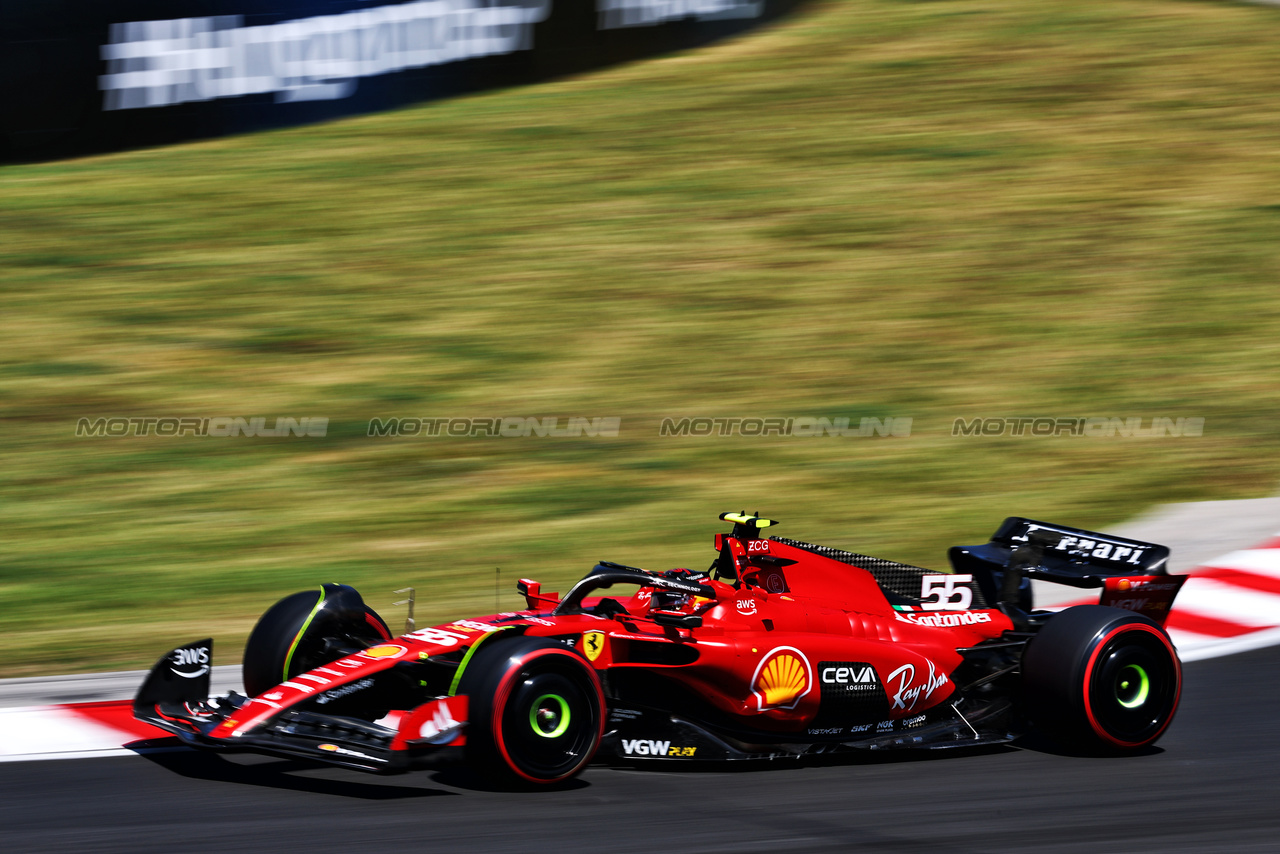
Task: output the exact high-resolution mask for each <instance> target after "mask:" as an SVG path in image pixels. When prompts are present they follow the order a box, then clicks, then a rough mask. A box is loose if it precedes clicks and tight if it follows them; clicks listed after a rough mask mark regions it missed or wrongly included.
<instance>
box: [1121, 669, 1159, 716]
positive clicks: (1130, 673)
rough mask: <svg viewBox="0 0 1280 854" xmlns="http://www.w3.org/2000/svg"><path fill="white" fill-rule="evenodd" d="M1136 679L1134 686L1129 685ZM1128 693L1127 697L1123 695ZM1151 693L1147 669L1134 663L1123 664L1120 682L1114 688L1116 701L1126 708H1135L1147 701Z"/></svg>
mask: <svg viewBox="0 0 1280 854" xmlns="http://www.w3.org/2000/svg"><path fill="white" fill-rule="evenodd" d="M1135 680H1136V681H1137V683H1138V685H1137V687H1136V688H1134V687H1131V685H1132V684H1133V682H1134V681H1135ZM1126 695H1128V696H1129V699H1128V700H1125V699H1124V697H1125V696H1126ZM1150 695H1151V678H1150V677H1149V676H1147V671H1146V670H1145V669H1143V668H1141V667H1139V666H1138V665H1136V664H1128V665H1125V667H1124V669H1123V670H1121V671H1120V683H1119V685H1118V687H1117V689H1116V702H1118V703H1119V704H1120V705H1121V706H1123V707H1124V708H1126V709H1136V708H1138V707H1139V706H1141V705H1142V704H1143V703H1145V702H1146V701H1147V697H1149V696H1150Z"/></svg>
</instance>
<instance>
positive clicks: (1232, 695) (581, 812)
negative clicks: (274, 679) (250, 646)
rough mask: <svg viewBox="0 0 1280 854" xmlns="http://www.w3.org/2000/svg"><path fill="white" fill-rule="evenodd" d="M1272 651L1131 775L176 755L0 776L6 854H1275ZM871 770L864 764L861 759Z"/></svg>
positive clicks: (915, 763) (995, 756)
mask: <svg viewBox="0 0 1280 854" xmlns="http://www.w3.org/2000/svg"><path fill="white" fill-rule="evenodd" d="M1278 669H1280V648H1276V647H1272V648H1269V649H1263V650H1258V651H1255V652H1250V653H1244V654H1241V655H1235V656H1229V657H1226V658H1217V659H1211V660H1207V661H1200V662H1194V663H1191V664H1188V665H1187V666H1186V679H1185V685H1184V691H1183V699H1182V707H1181V709H1180V711H1179V713H1178V717H1177V719H1176V720H1175V721H1174V723H1173V725H1172V726H1171V727H1170V729H1169V731H1168V733H1166V735H1165V737H1164V738H1163V739H1162V740H1161V741H1160V743H1159V745H1158V746H1157V747H1156V748H1154V749H1152V751H1151V752H1150V753H1148V754H1146V755H1141V756H1131V757H1126V758H1083V757H1073V756H1062V755H1056V754H1055V753H1053V752H1052V748H1051V747H1049V746H1047V745H1038V744H1032V745H1029V746H1027V747H1026V748H1025V749H1010V748H1006V749H1000V750H995V751H988V752H986V753H982V754H972V753H970V754H967V755H962V754H956V753H949V754H945V753H921V754H909V753H897V754H891V755H887V756H873V757H868V758H859V759H854V760H850V761H849V762H847V763H844V764H839V765H825V766H810V767H783V766H774V767H773V768H770V769H764V770H754V769H752V770H738V771H730V772H725V771H720V770H713V771H703V772H697V771H673V770H669V769H670V768H671V767H672V766H670V765H663V766H658V767H656V769H655V770H632V769H614V768H603V767H594V768H591V769H589V770H588V771H587V773H586V774H585V775H583V777H582V778H581V779H579V780H577V781H575V782H574V784H573V785H572V786H571V787H568V788H564V789H560V790H558V791H542V792H524V793H509V792H491V791H483V790H479V789H477V788H475V787H474V786H473V785H472V784H471V783H470V782H469V781H468V780H467V779H465V778H464V777H461V776H459V774H458V773H457V772H454V773H452V774H450V773H449V772H420V773H418V774H414V775H407V776H400V777H374V776H371V775H367V774H361V773H358V772H354V771H353V772H347V771H342V770H336V769H328V768H316V767H311V766H307V765H303V764H300V763H295V762H290V761H285V760H276V759H271V758H266V757H252V756H239V755H237V756H222V755H216V754H207V753H196V752H190V751H185V750H176V751H172V752H166V753H153V754H150V755H148V756H139V757H123V758H110V759H85V760H59V761H51V762H9V763H4V764H0V840H2V841H3V847H4V850H6V851H10V852H37V851H58V852H81V851H85V852H131V854H134V853H135V852H137V853H138V854H140V852H174V851H234V850H251V851H316V852H328V851H333V852H339V851H340V852H350V851H362V852H377V851H389V852H395V851H449V852H458V851H466V850H474V851H480V852H513V854H514V853H515V852H519V854H531V853H535V854H536V852H540V851H546V852H593V854H594V853H595V852H622V853H623V854H625V853H626V852H660V854H684V852H690V854H693V852H700V854H711V852H754V851H770V852H772V851H889V852H896V851H925V850H927V851H935V852H1003V851H1010V852H1012V851H1018V852H1040V854H1049V853H1050V852H1055V854H1056V852H1076V851H1079V852H1090V854H1095V852H1132V851H1155V852H1161V853H1162V854H1171V852H1186V851H1232V852H1254V851H1257V852H1262V851H1275V850H1277V846H1280V810H1278V809H1277V806H1276V801H1275V793H1276V792H1277V790H1280V765H1278V764H1277V761H1276V760H1277V757H1278V756H1280V728H1278V727H1277V726H1276V725H1275V724H1276V712H1275V710H1276V708H1277V705H1278V702H1280V680H1277V679H1276V678H1275V674H1276V673H1277V670H1278ZM869 759H870V760H871V761H868V760H869Z"/></svg>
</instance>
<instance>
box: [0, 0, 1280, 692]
mask: <svg viewBox="0 0 1280 854" xmlns="http://www.w3.org/2000/svg"><path fill="white" fill-rule="evenodd" d="M1277 79H1280V10H1276V9H1269V8H1265V7H1254V6H1246V5H1237V4H1232V3H1226V2H1208V0H1200V2H1191V0H1183V2H1175V1H1174V0H1038V2H1035V3H1027V2H1026V1H1025V0H933V2H923V1H922V0H840V1H839V2H814V3H813V4H811V5H810V6H808V7H807V8H806V9H805V10H804V11H803V12H801V13H800V14H798V15H796V16H794V17H792V18H790V19H788V20H786V21H783V22H781V23H780V24H779V25H777V26H774V27H772V28H769V29H766V30H762V31H759V32H757V33H754V34H751V35H748V36H745V37H743V38H740V39H738V40H735V41H732V42H728V43H724V44H720V45H717V46H712V47H710V48H707V49H704V50H700V51H696V52H691V53H688V54H682V55H677V56H670V57H666V58H663V59H659V60H656V61H652V62H647V63H643V64H638V65H633V66H628V67H624V68H618V69H614V70H611V71H608V72H606V73H602V74H595V75H591V76H585V77H581V78H575V79H570V80H564V81H559V82H554V83H551V84H548V85H543V86H539V87H535V88H525V89H514V90H509V91H503V92H498V93H493V94H487V95H483V96H479V97H472V98H467V99H463V100H458V101H453V102H449V103H437V104H432V105H427V106H422V107H420V108H414V109H408V110H403V111H400V112H395V113H390V114H383V115H377V116H369V117H365V118H360V119H356V120H351V121H343V122H339V123H334V124H329V125H325V126H319V127H310V128H304V129H298V130H291V131H285V132H277V133H270V134H263V135H257V136H248V137H241V138H234V139H226V140H219V141H213V142H205V143H200V144H194V145H185V146H180V147H174V148H164V149H155V150H148V151H139V152H133V153H126V154H119V155H113V156H108V157H99V158H92V159H86V160H79V161H74V162H64V163H51V164H44V165H17V166H7V167H3V168H0V229H2V231H0V234H3V241H2V242H0V277H2V278H0V282H2V285H0V342H3V347H0V453H3V460H4V463H3V466H0V511H2V515H0V519H2V522H0V601H2V602H3V604H4V607H3V608H2V609H0V649H3V650H4V653H5V654H4V656H3V661H2V662H0V673H2V674H3V675H19V674H25V673H37V672H71V671H76V670H93V669H114V668H121V667H141V666H148V665H149V664H150V663H151V662H152V661H153V660H154V659H155V657H156V656H158V655H159V654H160V653H161V652H163V651H164V650H165V649H167V648H168V647H169V646H170V645H171V643H177V642H182V641H186V640H191V639H195V638H197V637H202V636H205V635H207V634H210V633H211V634H213V635H214V636H215V638H216V639H217V642H218V644H219V647H218V650H219V654H218V657H217V660H218V663H228V662H232V661H235V660H237V659H238V656H239V653H240V647H241V644H242V642H243V639H244V637H245V636H246V635H247V633H248V631H249V629H250V627H251V626H252V624H253V621H254V620H255V619H256V617H257V615H258V614H259V613H260V612H261V611H262V610H264V609H265V608H266V607H267V606H268V605H269V604H270V603H271V602H272V601H274V600H275V599H276V598H278V597H279V596H282V595H285V594H287V593H289V592H292V591H294V590H296V589H300V588H303V587H306V586H309V585H312V584H318V583H320V582H322V581H330V580H340V581H346V582H347V583H352V584H355V585H357V586H358V587H360V588H361V589H362V591H363V592H365V593H366V596H367V598H368V599H369V600H370V601H371V602H372V603H373V604H374V605H375V606H377V607H378V608H379V609H380V610H382V611H383V613H384V614H385V615H386V616H387V617H388V619H389V620H390V621H391V622H392V623H393V624H394V623H396V622H397V621H398V620H400V619H402V617H403V611H402V610H400V609H396V608H391V607H389V606H388V603H389V602H391V601H392V600H393V599H396V598H399V597H396V596H395V595H394V593H393V592H392V591H393V590H394V589H396V588H399V587H404V586H407V585H410V584H413V585H415V586H416V587H417V588H418V590H419V603H420V604H419V617H420V622H422V621H439V620H444V619H448V618H451V617H457V616H462V615H464V614H467V613H475V612H488V611H491V610H492V609H493V607H494V604H493V603H494V600H495V591H494V589H493V577H494V567H496V566H501V567H502V572H503V578H504V589H503V590H502V592H501V593H500V594H499V595H500V599H499V601H500V603H501V605H502V606H503V607H514V606H515V605H516V604H517V603H518V601H519V599H518V597H517V596H516V594H515V593H514V591H513V590H512V589H511V585H512V583H513V582H514V581H515V579H516V577H518V576H521V575H525V576H535V577H540V578H542V579H543V580H544V581H545V582H548V588H549V589H556V588H557V587H558V588H559V589H562V590H563V589H564V586H565V585H567V584H568V583H569V582H570V580H571V579H573V578H575V577H577V576H578V575H580V574H581V573H582V572H584V571H585V570H586V569H588V568H589V567H590V566H591V564H592V563H593V562H594V561H595V560H597V559H599V558H609V559H613V560H617V561H623V562H627V563H631V564H635V565H642V566H647V567H651V568H666V567H670V566H686V565H691V566H696V567H701V566H703V565H705V562H707V561H709V560H710V558H711V557H712V552H711V548H710V541H711V536H712V534H713V533H714V532H715V531H716V530H719V529H720V524H719V523H718V522H716V521H715V515H716V514H717V513H718V512H720V511H723V510H730V509H735V510H736V509H743V508H745V509H748V510H756V509H758V510H760V511H761V512H763V513H766V514H767V515H770V516H772V517H773V518H777V519H781V520H783V523H784V524H783V526H782V527H781V528H780V529H779V534H780V535H786V536H794V537H798V538H801V539H809V540H816V541H820V542H825V543H829V544H831V545H837V546H844V547H849V548H854V549H856V550H858V551H864V552H871V553H873V554H881V555H884V556H885V557H891V558H897V559H901V560H906V561H910V562H915V563H921V564H925V565H935V566H940V565H942V564H944V562H945V558H944V551H945V549H946V547H947V546H949V545H952V544H956V543H972V542H981V541H983V540H984V539H985V537H986V535H988V534H989V533H990V532H992V531H993V530H994V529H995V527H996V525H997V524H998V523H999V522H1000V520H1001V519H1003V518H1004V517H1005V516H1007V515H1012V514H1019V515H1028V516H1033V517H1039V518H1047V519H1051V520H1056V521H1060V522H1064V523H1068V524H1075V525H1081V526H1091V527H1101V528H1103V529H1105V528H1106V527H1107V526H1108V525H1114V524H1115V523H1117V522H1118V521H1120V520H1123V519H1124V518H1126V517H1128V516H1131V515H1133V514H1134V513H1137V512H1139V511H1141V510H1142V509H1144V508H1146V507H1148V506H1150V505H1152V504H1155V503H1160V502H1166V501H1180V500H1193V499H1196V500H1198V499H1214V498H1241V497H1252V496H1259V495H1265V494H1271V493H1272V492H1273V491H1274V489H1275V486H1276V484H1277V481H1278V480H1280V431H1277V429H1276V426H1275V425H1276V415H1277V398H1278V391H1280V383H1278V374H1277V372H1278V369H1280V292H1278V291H1277V282H1280V242H1277V240H1276V235H1277V234H1278V233H1280V157H1277V153H1278V152H1280V90H1277V88H1276V86H1275V81H1276V80H1277ZM397 415H399V416H526V417H531V416H538V417H541V416H560V417H561V418H567V417H569V416H575V415H582V416H613V417H620V418H621V419H622V428H621V431H620V434H619V436H618V437H617V438H580V439H572V438H536V437H530V438H527V439H521V438H471V439H467V438H454V439H450V438H440V437H436V438H428V437H417V438H404V437H401V438H370V437H368V436H366V435H365V432H366V424H367V422H368V420H369V419H370V418H374V417H389V416H397ZM1033 415H1035V416H1050V417H1077V416H1116V417H1128V416H1134V417H1142V418H1146V419H1149V418H1152V417H1203V418H1205V419H1206V420H1205V426H1204V435H1203V436H1202V437H1199V438H1190V437H1183V438H1173V437H1165V438H1137V437H1129V438H1122V437H1115V438H1111V439H1104V438H1085V437H1078V438H1072V437H1065V436H1064V437H1058V438H1032V437H1013V436H1004V437H988V438H953V437H952V436H951V425H952V421H953V420H954V419H955V418H958V417H964V418H973V417H977V416H1033ZM105 416H122V417H123V416H136V417H144V416H150V417H159V416H175V417H184V416H185V417H215V416H242V417H246V418H247V417H252V416H263V417H267V418H268V423H270V421H271V420H272V419H274V418H275V417H277V416H279V417H295V418H300V417H327V418H329V419H331V421H330V426H329V431H328V435H327V437H325V438H298V437H292V438H261V437H258V438H252V439H248V438H215V437H190V436H188V437H176V438H169V437H148V438H84V437H82V438H77V437H76V435H75V430H76V423H77V421H78V419H80V418H82V417H105ZM679 416H714V417H802V416H819V417H833V418H834V417H851V418H853V419H854V423H855V424H856V423H858V419H859V418H861V417H875V418H885V417H894V416H896V417H910V418H912V419H913V422H912V431H911V435H910V436H909V437H899V438H892V437H868V438H859V437H841V438H832V437H822V438H800V437H777V436H772V437H754V438H753V437H741V436H739V437H724V438H720V437H715V436H712V437H703V438H698V437H685V438H670V437H666V438H664V437H660V436H659V435H658V427H659V424H660V422H661V420H662V419H663V418H664V417H679ZM1277 527H1280V525H1278V526H1277Z"/></svg>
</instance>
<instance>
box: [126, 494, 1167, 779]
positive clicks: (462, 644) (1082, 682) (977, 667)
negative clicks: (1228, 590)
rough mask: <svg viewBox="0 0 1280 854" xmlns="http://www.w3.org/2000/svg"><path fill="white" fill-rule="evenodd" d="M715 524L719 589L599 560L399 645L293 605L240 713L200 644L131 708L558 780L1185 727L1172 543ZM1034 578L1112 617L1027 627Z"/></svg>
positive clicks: (1145, 735) (351, 752)
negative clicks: (663, 767) (904, 543)
mask: <svg viewBox="0 0 1280 854" xmlns="http://www.w3.org/2000/svg"><path fill="white" fill-rule="evenodd" d="M721 519H725V520H727V521H729V522H732V523H733V530H732V532H731V533H729V534H719V535H717V536H716V540H715V546H716V550H717V552H718V554H717V557H716V559H715V561H714V562H713V563H712V565H711V567H710V569H709V570H708V571H707V572H705V573H702V572H692V571H690V570H687V569H676V570H670V571H667V572H661V573H657V572H648V571H645V570H643V569H637V568H635V567H629V566H623V565H620V564H615V563H608V562H602V563H600V564H598V565H597V566H596V567H595V568H593V569H592V570H591V572H589V573H588V574H587V575H586V577H584V578H583V579H582V580H581V581H579V582H578V583H577V584H575V585H574V586H573V588H572V589H571V590H570V591H569V592H568V593H566V594H565V595H564V596H560V595H558V594H556V593H544V592H542V590H541V588H540V586H539V584H538V583H537V582H535V581H530V580H521V581H520V583H519V589H520V591H521V592H522V593H523V594H524V597H525V600H526V602H527V603H528V607H527V608H526V609H525V610H523V611H517V612H510V613H502V614H493V615H489V616H485V617H479V618H476V619H470V620H456V621H454V622H452V623H448V624H446V625H441V626H436V627H433V628H427V629H419V630H417V631H409V632H407V633H406V634H403V635H401V636H399V637H392V635H391V632H390V631H388V629H387V626H386V623H385V622H384V621H383V620H382V619H381V618H380V617H379V616H378V615H377V614H375V613H374V612H373V611H372V610H371V609H370V608H369V607H368V606H367V605H365V603H364V602H363V600H362V599H361V598H360V595H359V594H358V593H357V592H356V591H355V590H354V589H352V588H350V587H346V586H344V585H340V584H326V585H324V586H323V587H322V588H320V589H316V590H310V591H306V592H302V593H296V594H294V595H292V596H289V597H287V598H285V599H283V600H281V601H280V602H278V603H277V604H276V605H275V606H273V607H272V608H271V609H270V610H268V611H267V612H266V614H264V615H263V617H262V618H261V620H260V621H259V622H258V624H257V626H256V627H255V628H254V630H253V633H252V635H251V636H250V638H249V642H248V644H247V646H246V648H245V658H244V682H245V688H246V691H247V696H246V695H241V694H238V693H232V694H229V695H226V696H222V697H215V698H212V699H211V698H210V697H209V676H208V673H209V668H208V661H209V657H210V652H211V646H212V641H210V640H204V641H200V642H198V643H193V644H187V645H186V646H183V647H179V648H177V649H175V650H172V651H170V652H169V653H167V654H166V655H165V656H164V658H162V659H161V660H160V661H159V662H158V663H157V664H156V666H155V668H153V669H152V671H151V673H150V674H149V675H148V677H147V679H146V681H145V683H144V684H143V686H142V688H141V690H140V691H139V693H138V696H137V698H136V700H135V702H134V714H135V715H136V717H138V718H139V719H140V720H143V721H146V722H148V723H151V724H154V725H155V726H158V727H160V728H162V729H164V730H167V731H169V732H171V733H174V734H176V735H177V736H178V737H179V738H181V739H182V741H184V742H186V743H187V744H190V745H192V746H196V747H203V748H215V749H234V750H252V751H259V752H264V753H271V754H277V755H286V756H293V757H304V758H307V759H314V760H320V761H324V762H327V763H331V764H335V765H341V766H347V767H351V768H358V769H361V770H365V771H373V772H379V773H393V772H399V771H405V770H408V769H410V768H414V767H423V766H430V765H435V764H438V763H440V762H442V761H447V760H450V759H453V760H461V761H465V762H467V763H468V764H470V765H471V766H472V767H473V768H475V769H476V770H478V771H481V772H483V773H486V774H488V775H490V776H491V777H496V778H499V779H502V780H506V781H507V782H517V783H553V782H556V781H558V780H563V779H565V778H568V777H570V776H572V775H574V774H577V773H578V772H580V771H581V770H582V769H583V767H584V766H586V764H587V763H588V762H590V761H591V760H592V759H593V758H594V757H600V758H611V759H615V760H625V759H639V758H643V759H661V760H695V761H696V760H733V759H777V758H784V757H801V756H806V755H812V754H820V753H831V752H836V751H852V750H879V749H887V748H948V747H966V746H974V745H984V744H993V743H999V742H1006V741H1009V740H1011V739H1013V738H1016V737H1017V736H1018V735H1020V734H1022V733H1023V732H1025V731H1026V730H1027V729H1028V728H1029V727H1032V726H1035V727H1038V728H1039V729H1040V730H1041V731H1042V732H1044V733H1045V734H1047V735H1049V736H1051V737H1053V738H1054V739H1056V740H1059V741H1061V742H1063V743H1065V744H1067V745H1070V746H1073V747H1075V748H1079V749H1083V750H1088V751H1096V750H1099V749H1103V750H1110V751H1121V752H1123V751H1133V750H1136V749H1139V748H1142V747H1145V746H1147V745H1149V744H1151V743H1152V742H1154V741H1155V740H1156V739H1157V738H1159V737H1160V735H1161V733H1163V732H1164V730H1165V728H1166V727H1167V726H1168V725H1169V722H1170V720H1171V719H1172V718H1173V714H1174V712H1175V710H1176V709H1177V706H1178V697H1179V692H1180V688H1181V665H1180V663H1179V661H1178V656H1177V653H1176V652H1175V651H1174V648H1173V646H1172V644H1171V643H1170V642H1169V637H1168V635H1167V634H1166V633H1165V632H1164V630H1163V629H1162V628H1161V626H1162V624H1163V622H1164V620H1165V617H1166V616H1167V614H1168V612H1169V607H1170V606H1171V605H1172V602H1173V599H1174V597H1175V596H1176V595H1177V592H1178V590H1179V588H1180V587H1181V585H1182V583H1183V581H1184V580H1185V577H1182V576H1170V575H1167V574H1166V572H1165V564H1166V562H1167V560H1168V555H1169V550H1168V549H1167V548H1165V547H1164V546H1159V545H1154V544H1151V543H1142V542H1138V541H1135V540H1129V539H1124V538H1121V537H1112V536H1106V535H1103V534H1094V533H1090V532H1088V531H1082V530H1078V529H1075V528H1067V527H1063V526H1060V525H1050V524H1045V523H1041V522H1034V521H1031V520H1028V519H1021V518H1016V517H1015V518H1010V519H1007V520H1006V521H1005V523H1004V524H1003V525H1002V526H1001V527H1000V530H999V531H997V532H996V534H995V535H994V536H993V537H992V539H991V541H990V542H989V543H987V544H985V545H981V546H957V547H955V548H953V549H951V552H950V558H951V562H952V565H953V569H954V572H951V573H939V572H933V571H930V570H926V569H920V568H918V567H913V566H907V565H905V564H901V563H895V562H893V561H888V560H881V559H879V558H872V557H867V556H865V555H859V554H854V553H851V552H845V551H840V550H838V549H833V548H827V547H825V546H817V545H812V544H809V543H803V542H798V541H794V540H788V539H783V538H779V537H769V538H765V537H763V536H762V535H761V532H762V531H763V530H765V529H766V528H769V527H771V526H772V525H773V524H775V523H773V522H771V521H769V520H766V519H761V518H759V517H756V516H749V515H746V514H744V513H736V514H735V513H726V514H723V515H722V516H721ZM1033 578H1034V579H1044V580H1049V581H1056V582H1059V583H1063V584H1068V585H1071V586H1074V587H1081V588H1100V589H1101V603H1100V604H1098V605H1083V606H1078V607H1074V608H1069V609H1067V610H1065V611H1061V612H1058V613H1051V612H1048V611H1037V610H1034V609H1033V607H1032V603H1031V590H1030V587H1031V585H1030V580H1031V579H1033Z"/></svg>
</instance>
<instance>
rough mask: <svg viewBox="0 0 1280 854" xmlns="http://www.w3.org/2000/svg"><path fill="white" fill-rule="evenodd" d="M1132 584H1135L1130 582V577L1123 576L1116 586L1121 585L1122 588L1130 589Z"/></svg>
mask: <svg viewBox="0 0 1280 854" xmlns="http://www.w3.org/2000/svg"><path fill="white" fill-rule="evenodd" d="M1132 586H1133V585H1132V584H1130V583H1129V579H1127V578H1122V579H1120V581H1119V582H1117V583H1116V587H1119V588H1120V589H1121V590H1128V589H1129V588H1130V587H1132Z"/></svg>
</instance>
